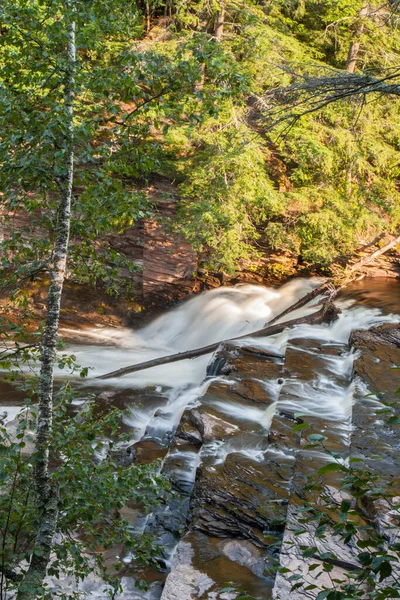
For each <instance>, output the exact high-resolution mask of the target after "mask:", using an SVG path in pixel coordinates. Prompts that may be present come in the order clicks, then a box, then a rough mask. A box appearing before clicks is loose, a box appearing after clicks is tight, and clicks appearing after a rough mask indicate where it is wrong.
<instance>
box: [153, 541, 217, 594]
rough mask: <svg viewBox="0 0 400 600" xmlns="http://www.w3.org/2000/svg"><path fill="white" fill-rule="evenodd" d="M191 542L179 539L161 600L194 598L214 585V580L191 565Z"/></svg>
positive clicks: (192, 553)
mask: <svg viewBox="0 0 400 600" xmlns="http://www.w3.org/2000/svg"><path fill="white" fill-rule="evenodd" d="M193 555H194V551H193V549H192V546H191V544H189V543H188V542H184V541H181V542H180V544H179V546H178V548H177V550H176V552H175V555H174V558H173V561H172V570H171V573H170V574H169V575H168V577H167V580H166V583H165V587H164V590H163V593H162V596H161V600H183V599H185V600H196V599H198V598H201V596H202V595H203V594H204V593H206V592H207V591H208V590H210V588H212V586H213V585H214V581H213V580H212V579H211V578H210V577H208V575H206V574H205V573H202V572H201V571H198V570H197V569H195V568H194V566H193V565H192V557H193Z"/></svg>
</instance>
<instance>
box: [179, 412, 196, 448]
mask: <svg viewBox="0 0 400 600" xmlns="http://www.w3.org/2000/svg"><path fill="white" fill-rule="evenodd" d="M189 413H190V411H188V410H186V411H185V412H184V414H183V416H182V418H181V421H180V423H179V426H178V429H177V430H176V433H175V443H176V444H177V445H178V446H182V445H189V446H197V447H198V446H201V445H202V443H203V438H202V435H201V433H200V431H199V429H198V428H197V427H196V426H195V425H194V424H193V423H192V420H191V418H190V414H189Z"/></svg>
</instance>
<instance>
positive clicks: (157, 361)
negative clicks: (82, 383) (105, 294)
mask: <svg viewBox="0 0 400 600" xmlns="http://www.w3.org/2000/svg"><path fill="white" fill-rule="evenodd" d="M321 287H322V286H320V288H321ZM324 289H325V288H324ZM314 291H315V290H314ZM320 293H321V292H320ZM315 295H317V294H315ZM315 295H314V296H312V297H315ZM309 296H310V294H307V297H308V300H309V299H310V298H309ZM305 298H306V297H304V299H302V300H303V303H304V304H306V302H305V301H304V300H305ZM308 300H307V302H308ZM299 302H300V301H298V302H296V304H294V305H293V306H295V307H296V308H299ZM302 305H303V304H302ZM287 312H289V309H287V310H286V311H284V312H283V313H281V314H280V315H278V317H276V319H278V318H280V317H281V316H282V315H283V314H286V313H287ZM338 312H339V310H338V309H337V308H336V306H335V305H334V304H333V302H332V301H331V299H330V298H328V299H327V300H325V302H324V303H323V305H322V307H321V308H320V310H319V311H318V312H315V313H313V314H311V315H307V316H305V317H299V318H297V319H292V320H291V321H285V322H284V323H278V324H275V325H268V326H267V327H263V329H259V330H258V331H253V332H250V333H246V334H245V335H240V336H238V337H235V338H231V339H230V340H222V341H220V342H216V343H214V344H209V345H208V346H203V347H202V348H197V349H195V350H187V351H186V352H179V353H178V354H170V355H169V356H161V357H160V358H154V359H153V360H148V361H146V362H142V363H139V364H136V365H131V366H129V367H124V368H122V369H118V370H117V371H112V372H111V373H106V374H105V375H99V376H98V377H97V378H96V379H111V378H112V377H121V376H122V375H127V374H128V373H135V372H136V371H143V370H144V369H150V368H151V367H158V366H160V365H166V364H169V363H173V362H177V361H179V360H185V359H187V358H197V357H198V356H203V355H204V354H210V353H211V352H215V350H218V348H219V347H220V345H221V344H223V343H224V341H236V340H242V339H244V338H247V337H268V336H271V335H276V334H277V333H281V331H283V330H284V329H287V328H290V327H295V325H303V324H309V325H314V324H318V323H323V322H328V323H329V322H330V321H333V320H334V319H336V317H337V315H338ZM265 355H267V353H265ZM269 356H271V357H272V358H278V357H280V355H278V354H274V353H273V352H271V353H269Z"/></svg>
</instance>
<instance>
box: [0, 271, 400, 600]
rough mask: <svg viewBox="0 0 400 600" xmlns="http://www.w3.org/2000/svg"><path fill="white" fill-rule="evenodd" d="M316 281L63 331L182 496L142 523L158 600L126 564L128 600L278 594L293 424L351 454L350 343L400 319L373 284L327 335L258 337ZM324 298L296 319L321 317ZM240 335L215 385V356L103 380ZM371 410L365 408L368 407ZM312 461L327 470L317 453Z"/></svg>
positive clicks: (101, 396) (11, 405)
mask: <svg viewBox="0 0 400 600" xmlns="http://www.w3.org/2000/svg"><path fill="white" fill-rule="evenodd" d="M319 283H320V281H319V280H318V279H317V278H313V279H310V280H306V279H295V280H293V281H292V282H290V283H288V284H286V285H284V286H282V287H281V288H280V289H277V290H276V289H268V288H263V287H259V286H252V285H240V286H237V287H233V288H218V289H215V290H212V291H210V292H206V293H204V294H201V295H199V296H196V297H194V298H191V299H190V300H188V301H186V302H184V303H183V304H181V305H180V306H178V307H177V308H175V309H173V310H170V311H168V312H167V313H165V314H163V315H162V316H160V317H158V318H157V319H155V320H154V321H153V322H152V323H150V324H149V325H147V326H145V327H144V328H143V329H140V330H138V331H132V330H130V329H111V328H108V329H107V328H104V327H101V326H98V327H96V326H94V327H91V328H87V329H85V330H80V329H74V328H71V327H69V328H68V329H63V330H62V331H61V333H62V335H64V336H66V337H67V338H68V339H69V340H70V349H69V350H70V351H71V352H73V353H74V354H75V355H76V357H77V360H78V362H79V364H81V365H82V366H87V367H90V371H89V377H88V378H87V380H86V381H85V383H83V384H81V383H79V385H80V387H82V386H84V388H85V389H87V390H88V391H89V390H90V391H94V392H95V393H96V394H97V395H98V401H99V403H102V404H105V405H107V406H118V407H122V408H124V409H125V416H124V429H125V431H127V432H129V433H130V437H131V441H130V445H135V448H136V451H137V456H138V457H139V459H140V460H143V461H149V460H152V459H154V458H161V459H162V461H163V463H162V464H163V467H162V468H163V470H164V472H165V473H166V474H168V476H169V477H170V478H171V480H172V482H173V484H174V486H175V488H176V490H177V493H178V495H177V498H175V499H174V500H173V503H172V504H171V506H165V507H163V508H162V510H158V512H157V513H156V514H154V515H150V516H147V517H145V518H141V519H139V520H138V521H137V523H136V524H134V525H133V531H139V530H141V531H146V532H148V533H150V534H153V535H155V536H156V537H157V538H158V539H159V541H160V561H159V564H160V569H147V570H145V571H144V572H143V573H141V574H140V577H146V578H148V579H149V581H150V590H149V591H148V592H146V593H144V592H143V593H142V592H139V591H137V590H136V589H135V586H134V580H135V577H137V573H138V571H137V568H136V566H135V564H134V557H132V556H129V555H126V556H124V558H123V560H124V564H125V568H124V570H123V572H122V573H123V578H122V582H123V586H124V589H125V591H124V594H123V595H122V596H120V598H124V599H126V600H138V599H143V598H147V599H151V600H159V599H160V598H161V597H162V598H163V599H165V600H173V599H174V598H179V599H180V600H190V599H191V598H199V599H200V598H202V599H203V598H204V599H207V598H209V599H210V600H212V599H213V598H215V599H217V598H221V600H222V599H224V598H226V599H229V598H235V597H236V595H235V592H228V591H227V592H221V590H222V589H223V588H224V587H226V583H227V582H229V581H233V582H234V583H235V584H236V585H238V586H240V587H241V588H242V589H244V590H245V591H247V592H248V593H251V594H253V595H254V596H257V597H259V598H271V597H272V596H273V594H274V591H273V590H274V580H273V577H271V575H268V574H267V575H266V571H265V567H266V566H268V564H269V562H271V560H272V559H273V558H274V556H273V553H274V552H275V554H276V551H275V550H273V549H271V548H273V545H271V548H270V547H269V546H268V544H265V542H264V540H265V539H267V537H268V534H269V533H270V534H271V532H272V529H273V528H272V529H271V527H270V526H269V522H270V521H271V515H270V512H268V511H270V509H268V510H267V508H266V500H267V499H269V500H271V502H277V498H279V499H281V500H282V499H283V500H282V506H284V507H285V508H284V509H283V510H284V513H285V514H286V511H287V505H288V502H289V505H290V486H291V482H292V481H293V477H294V475H293V473H295V472H296V468H297V467H296V464H297V463H296V460H297V458H296V457H297V456H298V452H299V447H300V446H299V442H298V440H297V439H296V440H295V439H293V436H291V434H290V430H291V428H292V427H293V424H295V422H294V423H292V422H290V423H287V422H286V421H285V419H286V420H287V419H288V418H289V419H290V418H291V416H293V415H296V414H298V413H301V414H302V415H306V416H307V418H309V419H310V420H311V421H313V420H314V421H313V423H314V425H315V428H316V431H317V430H318V431H322V432H329V436H330V438H332V444H333V445H334V446H335V447H339V448H340V449H344V451H346V448H347V449H348V448H349V447H350V446H351V442H350V438H351V430H352V419H353V414H354V410H353V407H354V405H355V404H357V403H363V402H364V400H363V398H364V397H365V396H366V394H367V392H368V390H367V389H366V388H365V387H363V385H364V384H362V383H360V382H357V381H355V380H354V377H353V362H354V359H355V357H356V354H355V353H354V352H353V351H352V350H351V349H350V348H349V346H348V341H349V336H350V334H351V332H352V331H354V330H356V329H367V328H369V327H372V326H375V325H379V324H382V323H387V322H389V323H397V322H399V321H400V316H399V315H400V293H399V291H400V282H399V281H397V280H387V279H373V280H364V281H360V282H357V283H354V284H351V285H350V286H348V287H347V288H346V289H345V290H344V291H342V292H341V293H340V294H339V296H338V297H337V299H336V301H335V302H336V304H337V306H338V307H339V308H340V309H341V314H340V316H339V318H338V320H337V321H335V322H334V323H332V324H331V325H326V324H324V325H301V326H298V327H295V328H293V329H291V330H290V331H287V330H286V331H284V332H282V333H280V334H278V335H276V336H274V337H268V338H259V337H257V338H256V337H254V338H252V337H251V332H252V331H256V330H258V329H260V328H262V327H263V326H264V324H265V323H266V322H268V321H269V320H270V319H271V318H273V317H274V316H276V315H277V314H279V313H281V312H282V311H283V310H285V308H287V307H288V306H290V305H292V304H293V303H294V302H295V301H296V299H298V298H300V297H302V296H303V295H304V294H306V293H307V292H309V291H310V290H311V289H313V288H314V287H315V286H316V285H318V284H319ZM317 301H318V299H317V300H315V301H313V302H312V303H311V304H310V305H308V306H307V307H305V308H302V309H300V310H299V311H297V312H296V313H293V314H291V315H290V318H294V317H296V316H303V315H305V314H308V313H311V312H313V311H315V310H316V308H315V303H316V302H317ZM243 334H249V337H247V338H246V339H245V340H241V341H240V343H239V342H238V343H235V344H233V345H230V346H228V347H227V348H225V350H223V351H220V352H219V355H220V359H221V360H220V362H219V363H218V364H217V363H214V366H215V368H214V370H213V371H211V372H210V371H209V376H206V375H207V366H208V365H209V363H210V360H211V356H210V355H205V356H201V357H199V358H196V359H192V360H186V361H181V362H177V363H174V364H169V365H164V366H160V367H155V368H152V369H148V370H144V371H141V372H137V373H133V374H129V375H126V376H124V377H121V378H114V379H110V380H107V381H101V380H97V379H96V377H97V376H98V375H101V374H104V373H107V372H110V371H113V370H115V369H119V368H121V367H124V366H128V365H131V364H135V363H138V362H143V361H147V360H150V359H152V358H156V357H159V356H164V355H169V354H174V353H176V352H181V351H184V350H189V349H194V348H198V347H201V346H205V345H207V344H210V343H213V342H217V341H220V340H226V339H230V338H233V337H236V336H240V335H243ZM269 350H273V351H274V352H275V353H276V354H277V355H281V356H282V358H281V359H276V360H274V361H271V360H269V361H266V360H265V357H264V355H263V352H265V351H269ZM221 366H223V367H224V368H223V369H222V372H221ZM228 367H229V368H228ZM210 373H212V375H210ZM58 376H60V377H61V376H64V374H63V373H61V372H60V373H58ZM22 400H23V399H22V397H20V396H19V395H18V393H17V392H15V390H14V389H13V388H12V387H11V386H8V385H5V384H3V385H2V386H1V387H0V405H1V408H2V409H5V410H6V411H7V412H8V413H9V418H13V417H14V416H15V414H16V412H17V411H18V410H19V406H20V405H21V402H22ZM374 401H375V402H377V400H374V399H373V398H372V399H371V398H368V400H365V402H366V405H367V404H368V410H370V409H371V405H372V404H373V402H374ZM288 415H289V417H288ZM310 456H311V455H309V457H308V459H307V460H308V461H310ZM314 459H315V461H316V463H318V460H319V459H318V456H317V457H314V458H313V460H314ZM243 473H248V475H247V476H243ZM281 481H283V482H284V483H283V484H281V483H280V482H281ZM275 484H276V485H275ZM229 503H231V505H230V504H229ZM278 512H279V511H278ZM281 534H282V535H281ZM279 535H281V537H282V536H283V532H282V531H281V532H280V534H279ZM283 539H284V537H283ZM275 559H276V556H275ZM171 566H172V573H171V574H170V575H169V576H168V579H167V585H166V586H165V589H164V592H163V591H162V590H163V586H164V584H165V580H166V578H167V575H168V572H169V571H170V569H171ZM82 585H83V588H84V589H85V591H86V592H87V593H89V594H90V597H93V598H97V599H100V598H106V597H107V596H105V595H104V594H103V593H102V591H101V589H102V585H101V582H99V581H98V580H97V579H96V578H93V579H92V580H88V581H86V582H84V584H82ZM83 588H82V589H83ZM174 594H175V595H174Z"/></svg>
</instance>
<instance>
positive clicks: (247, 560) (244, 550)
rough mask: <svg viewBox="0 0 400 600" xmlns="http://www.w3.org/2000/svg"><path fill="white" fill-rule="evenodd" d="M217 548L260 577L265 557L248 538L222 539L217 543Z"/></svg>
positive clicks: (262, 572) (263, 568) (262, 573)
mask: <svg viewBox="0 0 400 600" xmlns="http://www.w3.org/2000/svg"><path fill="white" fill-rule="evenodd" d="M218 548H219V549H220V550H221V552H222V554H224V555H225V556H226V557H227V558H229V560H232V561H233V562H236V563H238V564H239V565H242V566H244V567H247V568H248V569H250V571H252V573H254V574H255V575H258V576H260V577H262V576H263V575H264V570H265V559H264V557H263V554H262V553H261V551H260V549H259V548H257V546H255V545H254V544H252V543H251V542H249V541H248V540H226V541H225V540H224V541H222V542H219V543H218Z"/></svg>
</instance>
